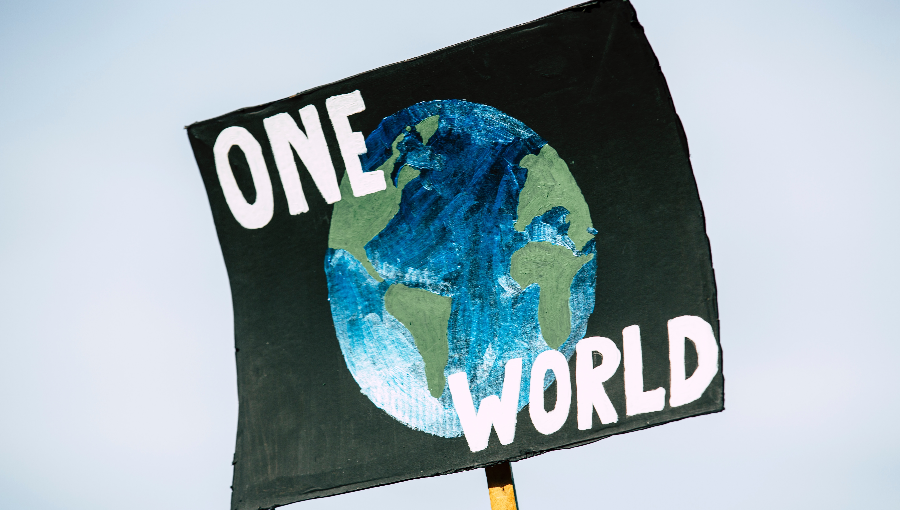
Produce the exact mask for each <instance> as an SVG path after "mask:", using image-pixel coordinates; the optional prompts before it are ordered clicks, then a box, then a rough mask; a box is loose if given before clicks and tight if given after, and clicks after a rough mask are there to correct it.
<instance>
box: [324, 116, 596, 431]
mask: <svg viewBox="0 0 900 510" xmlns="http://www.w3.org/2000/svg"><path fill="white" fill-rule="evenodd" d="M366 149H367V152H366V154H365V155H363V156H362V157H361V159H362V164H363V170H365V171H369V172H379V171H380V172H382V173H383V174H384V176H385V179H386V181H387V182H386V189H385V190H384V191H379V192H376V193H372V194H368V195H364V196H360V197H355V196H354V195H353V192H352V189H351V186H350V183H349V180H348V178H347V176H346V175H345V176H344V179H343V181H342V182H341V185H340V186H341V196H342V199H341V200H340V201H339V202H337V203H335V204H334V212H333V215H332V221H331V227H330V234H329V239H328V244H329V249H328V251H327V254H326V256H325V271H326V274H327V278H328V292H329V300H330V305H331V312H332V317H333V319H334V326H335V330H336V332H337V337H338V340H339V342H340V347H341V351H342V353H343V355H344V359H345V361H346V363H347V368H348V369H349V371H350V373H351V374H352V375H353V377H354V379H355V380H356V382H357V383H358V384H359V387H360V389H361V391H362V393H363V394H365V395H366V396H367V397H368V398H369V399H370V400H371V401H372V402H373V403H374V404H375V405H376V406H378V407H379V408H381V409H383V410H384V411H385V412H387V413H388V414H389V415H391V416H392V417H393V418H395V419H396V420H398V421H400V422H402V423H404V424H405V425H407V426H409V427H411V428H413V429H416V430H421V431H424V432H428V433H430V434H434V435H437V436H442V437H456V436H460V435H461V434H462V433H463V430H462V427H461V425H460V421H459V417H458V415H457V413H456V410H455V409H454V407H453V400H452V397H451V394H450V393H451V392H450V391H449V389H448V384H447V380H448V377H449V376H450V375H453V374H456V373H459V372H465V374H466V376H467V379H468V382H469V386H470V391H471V394H472V398H473V400H474V402H476V403H477V402H480V401H481V399H483V398H485V397H487V396H490V395H500V392H501V388H502V385H503V377H504V366H505V365H506V362H507V361H509V360H511V359H514V358H521V359H522V368H523V372H522V373H523V374H529V373H530V368H531V364H532V362H533V360H534V359H535V358H536V357H537V356H538V355H539V354H540V353H541V352H543V351H546V350H548V349H555V350H558V351H560V352H561V353H562V354H563V355H565V357H566V358H567V359H568V358H570V357H571V356H572V353H573V352H574V350H575V343H576V342H577V341H578V340H580V339H581V338H583V337H584V334H585V330H586V328H587V319H588V316H589V315H590V314H591V312H592V311H593V309H594V289H595V282H596V265H597V261H596V256H595V255H596V249H595V245H594V235H595V234H596V230H594V228H593V225H592V223H591V217H590V211H589V210H588V206H587V203H586V202H585V200H584V197H583V196H582V193H581V190H580V189H579V187H578V185H577V183H576V182H575V179H574V178H573V176H572V174H571V173H570V172H569V168H568V166H567V164H566V162H565V161H564V160H563V159H562V157H560V155H559V154H557V152H556V150H555V149H554V148H553V147H551V146H550V145H549V144H548V143H547V142H546V141H545V140H543V139H542V138H541V137H540V136H538V134H537V133H535V132H534V131H532V130H531V129H529V128H528V127H527V126H526V125H525V124H523V123H522V122H520V121H518V120H516V119H514V118H512V117H510V116H509V115H506V114H504V113H503V112H500V111H499V110H497V109H495V108H492V107H490V106H486V105H482V104H476V103H471V102H467V101H461V100H439V101H429V102H424V103H419V104H416V105H413V106H410V107H408V108H406V109H404V110H402V111H400V112H397V113H396V114H394V115H392V116H390V117H387V118H385V119H384V120H383V121H382V122H381V124H380V125H379V126H378V128H377V129H375V131H373V132H372V133H371V134H370V135H369V136H368V138H367V139H366ZM551 382H552V372H549V373H548V374H547V376H546V379H545V382H544V387H545V388H546V387H547V386H549V385H550V384H551ZM527 404H528V391H527V386H526V388H525V390H524V391H520V394H519V402H518V409H519V410H521V409H522V408H523V407H524V406H525V405H527Z"/></svg>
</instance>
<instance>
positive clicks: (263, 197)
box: [213, 126, 275, 229]
mask: <svg viewBox="0 0 900 510" xmlns="http://www.w3.org/2000/svg"><path fill="white" fill-rule="evenodd" d="M235 145H237V146H238V147H240V149H241V150H242V151H244V156H245V157H246V158H247V164H248V165H249V166H250V175H251V176H252V177H253V187H254V188H256V202H254V203H252V204H251V203H248V202H247V200H246V199H245V198H244V194H243V193H241V189H240V188H239V187H238V185H237V181H236V180H235V179H234V172H233V171H232V170H231V163H230V162H229V161H228V152H229V151H230V150H231V148H232V147H234V146H235ZM213 155H214V157H215V161H216V174H218V176H219V184H220V185H221V186H222V192H223V193H224V194H225V202H226V203H228V208H229V209H231V214H233V215H234V218H235V219H236V220H237V221H238V223H240V224H241V225H242V226H243V227H244V228H249V229H253V228H261V227H264V226H266V224H268V223H269V220H271V219H272V213H273V212H274V210H275V200H274V197H273V196H272V181H271V180H270V179H269V170H268V168H266V161H265V160H264V159H263V154H262V147H260V146H259V142H257V141H256V138H253V135H251V134H250V132H249V131H247V130H246V129H244V128H242V127H239V126H231V127H229V128H226V129H224V130H223V131H222V132H221V133H219V137H218V138H216V144H215V146H213Z"/></svg>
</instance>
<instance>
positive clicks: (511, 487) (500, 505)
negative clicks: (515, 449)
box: [484, 462, 519, 510]
mask: <svg viewBox="0 0 900 510" xmlns="http://www.w3.org/2000/svg"><path fill="white" fill-rule="evenodd" d="M484 474H485V475H486V476H487V483H488V493H489V494H490V495H491V510H517V508H518V506H519V505H518V503H517V502H516V484H515V482H513V476H512V466H510V465H509V462H501V463H500V464H494V465H493V466H488V467H486V468H484Z"/></svg>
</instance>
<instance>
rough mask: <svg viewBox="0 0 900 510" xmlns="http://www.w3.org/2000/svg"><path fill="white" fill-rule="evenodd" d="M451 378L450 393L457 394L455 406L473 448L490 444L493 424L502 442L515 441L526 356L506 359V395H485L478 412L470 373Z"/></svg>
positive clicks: (477, 448)
mask: <svg viewBox="0 0 900 510" xmlns="http://www.w3.org/2000/svg"><path fill="white" fill-rule="evenodd" d="M447 382H448V383H449V386H450V395H451V396H452V397H453V407H455V408H456V414H458V415H459V422H460V423H461V424H462V428H463V433H465V435H466V441H468V442H469V449H470V450H472V451H473V452H480V451H481V450H484V449H485V448H487V446H488V439H489V438H490V436H491V426H493V427H494V429H495V430H496V431H497V437H498V438H499V439H500V444H509V443H512V442H513V438H514V437H515V436H516V411H517V410H518V407H519V387H520V385H521V382H522V358H514V359H511V360H509V361H507V362H506V368H505V374H504V376H503V393H502V398H501V397H497V395H491V396H489V397H485V398H484V400H482V401H481V404H480V405H479V406H478V412H477V413H476V412H475V404H474V403H473V402H472V392H471V390H469V378H468V377H467V376H466V373H465V372H459V373H456V374H453V375H451V376H450V377H449V378H448V379H447Z"/></svg>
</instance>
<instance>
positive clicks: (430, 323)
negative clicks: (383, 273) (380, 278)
mask: <svg viewBox="0 0 900 510" xmlns="http://www.w3.org/2000/svg"><path fill="white" fill-rule="evenodd" d="M451 301H452V299H451V298H448V297H444V296H441V295H438V294H435V293H433V292H429V291H427V290H423V289H414V288H411V287H407V286H406V285H403V284H402V283H395V284H393V285H391V286H390V287H388V290H387V292H386V293H385V294H384V307H385V308H386V309H387V311H388V313H390V314H391V315H393V316H394V317H396V318H397V320H398V321H400V322H401V323H403V325H404V326H406V329H408V330H409V332H410V333H412V336H413V339H414V340H415V342H416V348H417V349H418V350H419V354H421V355H422V360H424V361H425V378H426V380H427V381H428V391H430V392H431V396H433V397H434V398H440V396H441V393H443V392H444V368H446V367H447V357H448V356H449V350H450V346H449V344H448V343H447V324H448V322H449V321H450V304H451Z"/></svg>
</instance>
